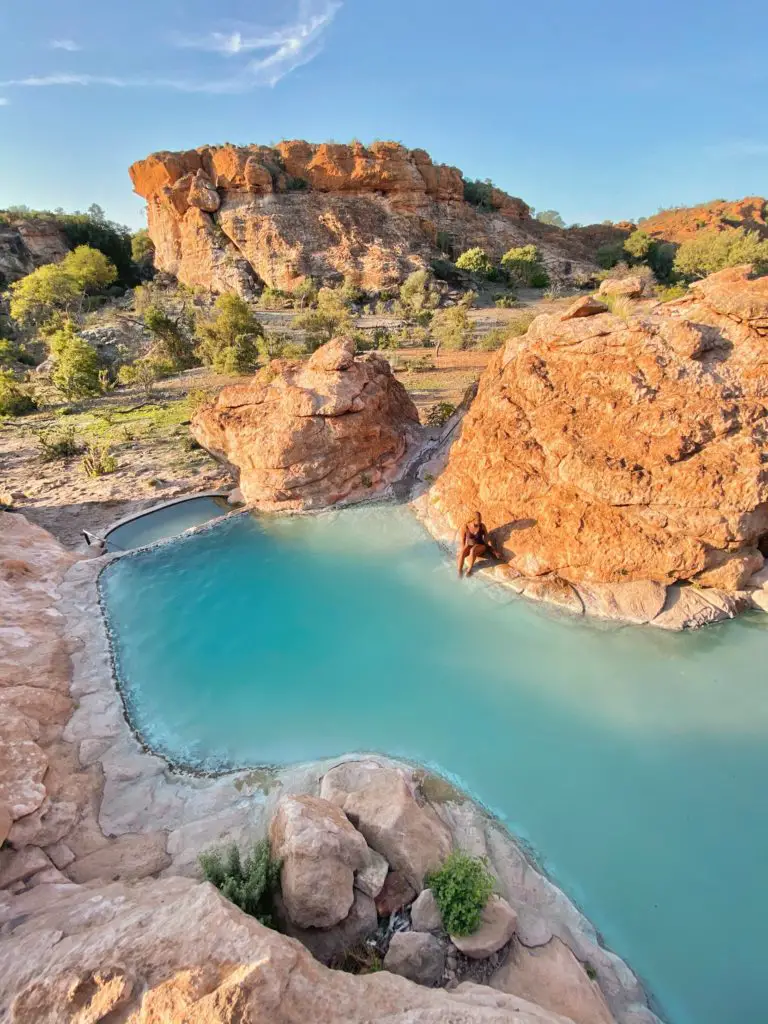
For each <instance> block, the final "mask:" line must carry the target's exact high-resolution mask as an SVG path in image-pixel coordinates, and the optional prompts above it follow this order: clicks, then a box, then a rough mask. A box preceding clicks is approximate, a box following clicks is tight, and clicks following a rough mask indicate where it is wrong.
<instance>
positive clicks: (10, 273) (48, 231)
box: [0, 211, 71, 289]
mask: <svg viewBox="0 0 768 1024" xmlns="http://www.w3.org/2000/svg"><path fill="white" fill-rule="evenodd" d="M0 212H2V211H0ZM6 218H7V219H6ZM70 248H71V246H70V244H69V242H68V241H67V239H66V238H65V236H64V232H63V231H62V230H61V228H60V227H59V226H58V224H56V222H55V221H53V220H50V219H47V218H45V217H13V216H10V215H7V214H4V215H3V218H2V219H0V289H2V288H4V287H5V286H6V285H9V284H11V283H12V282H13V281H17V280H18V279H19V278H20V277H24V276H25V275H26V274H31V273H32V271H33V270H35V269H37V267H41V266H42V265H43V264H44V263H58V261H59V260H61V259H63V258H64V257H65V256H66V255H67V253H68V252H69V250H70Z"/></svg>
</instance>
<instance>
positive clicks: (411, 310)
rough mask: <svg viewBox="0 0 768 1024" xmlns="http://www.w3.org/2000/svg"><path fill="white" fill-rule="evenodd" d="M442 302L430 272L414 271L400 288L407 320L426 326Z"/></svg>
mask: <svg viewBox="0 0 768 1024" xmlns="http://www.w3.org/2000/svg"><path fill="white" fill-rule="evenodd" d="M439 302H440V293H439V292H438V290H437V288H435V286H434V282H433V280H432V275H431V274H430V273H429V271H428V270H414V272H413V273H412V274H409V275H408V277H407V278H406V279H405V281H404V282H403V284H402V285H401V286H400V306H401V308H402V311H403V314H404V316H405V318H406V320H409V321H412V322H414V323H417V324H420V325H424V324H427V323H429V321H430V320H431V319H432V310H434V309H435V308H436V307H437V306H438V304H439Z"/></svg>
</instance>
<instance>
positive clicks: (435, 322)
mask: <svg viewBox="0 0 768 1024" xmlns="http://www.w3.org/2000/svg"><path fill="white" fill-rule="evenodd" d="M432 338H433V339H434V342H435V356H436V357H437V356H438V355H439V354H440V349H441V348H448V349H462V348H466V347H467V345H468V344H469V342H470V341H471V339H472V322H471V320H470V319H469V312H468V310H467V307H466V306H464V305H458V306H449V307H448V309H440V310H438V311H437V313H435V315H434V317H433V318H432Z"/></svg>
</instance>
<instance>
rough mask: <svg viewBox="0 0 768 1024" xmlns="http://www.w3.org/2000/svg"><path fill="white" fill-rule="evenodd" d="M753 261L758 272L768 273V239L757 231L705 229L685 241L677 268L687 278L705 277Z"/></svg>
mask: <svg viewBox="0 0 768 1024" xmlns="http://www.w3.org/2000/svg"><path fill="white" fill-rule="evenodd" d="M743 263H751V264H753V266H754V268H755V271H756V273H758V274H765V273H768V239H762V238H761V237H760V235H759V234H758V233H757V232H756V231H745V230H744V229H743V228H736V229H734V230H732V231H702V232H701V233H700V234H697V235H695V236H694V237H693V238H691V239H689V240H688V241H687V242H683V244H682V245H681V246H680V248H679V249H678V250H677V254H676V255H675V262H674V267H675V270H676V271H677V273H678V274H680V275H682V276H683V277H685V278H688V279H695V278H700V277H706V276H707V275H708V274H714V273H715V272H716V271H718V270H723V269H725V267H736V266H739V265H740V264H743Z"/></svg>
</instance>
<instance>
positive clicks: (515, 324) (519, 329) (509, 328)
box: [504, 313, 536, 338]
mask: <svg viewBox="0 0 768 1024" xmlns="http://www.w3.org/2000/svg"><path fill="white" fill-rule="evenodd" d="M535 319H536V314H535V313H521V314H520V316H516V317H515V319H514V320H512V321H511V322H510V323H508V324H507V325H506V326H505V328H504V334H505V337H506V338H520V337H522V335H524V334H525V333H526V331H527V330H528V328H529V327H530V326H531V324H532V323H533V321H534V320H535Z"/></svg>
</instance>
